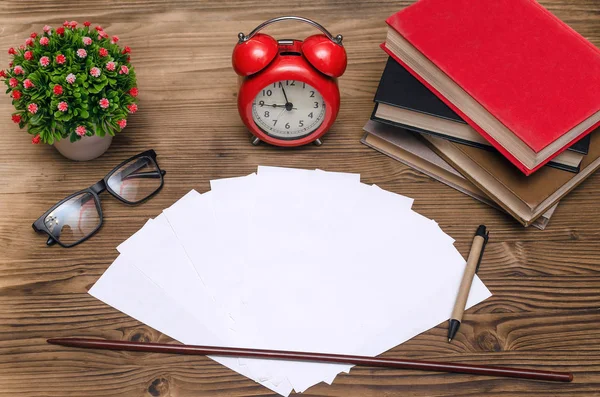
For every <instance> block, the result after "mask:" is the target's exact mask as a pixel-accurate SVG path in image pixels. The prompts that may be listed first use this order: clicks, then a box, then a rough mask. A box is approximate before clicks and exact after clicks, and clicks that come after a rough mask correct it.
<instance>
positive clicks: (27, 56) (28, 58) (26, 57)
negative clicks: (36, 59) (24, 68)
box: [23, 51, 33, 61]
mask: <svg viewBox="0 0 600 397" xmlns="http://www.w3.org/2000/svg"><path fill="white" fill-rule="evenodd" d="M23 56H24V57H25V59H27V60H28V61H31V60H32V59H33V52H31V51H25V54H23Z"/></svg>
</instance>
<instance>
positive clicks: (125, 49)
mask: <svg viewBox="0 0 600 397" xmlns="http://www.w3.org/2000/svg"><path fill="white" fill-rule="evenodd" d="M130 52H131V48H129V46H128V45H126V46H125V48H123V51H122V52H121V54H129V53H130Z"/></svg>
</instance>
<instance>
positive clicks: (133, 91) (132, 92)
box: [129, 87, 138, 97]
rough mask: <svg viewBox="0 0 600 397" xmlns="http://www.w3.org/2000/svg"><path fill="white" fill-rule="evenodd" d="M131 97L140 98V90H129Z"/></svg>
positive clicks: (134, 88)
mask: <svg viewBox="0 0 600 397" xmlns="http://www.w3.org/2000/svg"><path fill="white" fill-rule="evenodd" d="M129 95H131V96H132V97H136V96H138V89H137V88H136V87H133V88H132V89H130V90H129Z"/></svg>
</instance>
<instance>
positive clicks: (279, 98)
mask: <svg viewBox="0 0 600 397" xmlns="http://www.w3.org/2000/svg"><path fill="white" fill-rule="evenodd" d="M284 20H296V21H300V22H305V23H308V24H310V25H312V26H315V27H316V28H318V29H319V30H321V31H322V32H323V34H317V35H314V36H310V37H308V38H306V39H305V40H304V41H302V40H278V41H277V40H275V39H274V38H272V37H271V36H269V35H266V34H262V33H258V32H259V31H260V30H261V29H263V28H264V27H266V26H267V25H270V24H272V23H275V22H279V21H284ZM238 38H239V41H238V44H237V45H236V46H235V48H234V50H233V56H232V64H233V69H234V70H235V72H236V73H237V74H238V75H240V76H242V77H243V81H242V83H241V85H240V90H239V94H238V110H239V113H240V117H241V119H242V121H243V122H244V124H245V125H246V127H247V128H248V129H249V130H250V132H251V133H252V134H253V135H254V138H253V140H252V143H254V144H258V143H259V142H260V141H264V142H267V143H270V144H272V145H276V146H300V145H305V144H307V143H311V142H313V143H316V144H321V140H320V138H321V137H322V136H323V134H325V133H326V132H327V131H328V130H329V128H330V127H331V126H332V124H333V122H334V121H335V119H336V117H337V114H338V111H339V107H340V92H339V89H338V85H337V77H339V76H341V75H342V74H343V73H344V71H345V70H346V62H347V60H346V51H345V49H344V47H343V46H342V36H341V35H338V36H336V37H333V36H332V35H331V34H330V33H329V32H328V31H327V30H326V29H325V28H324V27H322V26H321V25H319V24H318V23H316V22H314V21H312V20H310V19H306V18H301V17H279V18H274V19H271V20H268V21H265V22H263V23H262V24H261V25H259V26H258V27H257V28H255V29H254V30H253V31H252V32H251V33H250V34H248V36H246V35H244V34H243V33H240V34H239V36H238Z"/></svg>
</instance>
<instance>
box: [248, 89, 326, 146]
mask: <svg viewBox="0 0 600 397" xmlns="http://www.w3.org/2000/svg"><path fill="white" fill-rule="evenodd" d="M325 108H326V106H325V102H324V101H323V97H322V96H321V94H320V93H319V91H317V90H316V89H315V88H313V87H311V86H310V85H308V84H306V83H301V84H300V82H298V81H296V80H282V81H279V82H275V83H273V84H269V85H268V86H267V87H265V88H264V89H262V90H261V91H260V92H259V93H258V95H257V96H256V98H255V99H254V102H253V103H252V117H253V119H254V122H255V123H256V125H257V126H259V127H260V129H262V130H263V131H264V132H265V133H266V134H268V135H270V136H273V137H275V138H278V139H286V140H292V139H300V138H302V137H305V136H307V135H309V134H311V133H312V132H314V131H315V130H316V129H317V128H318V127H319V126H320V125H321V124H322V123H323V120H324V119H325ZM279 109H281V110H279Z"/></svg>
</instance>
